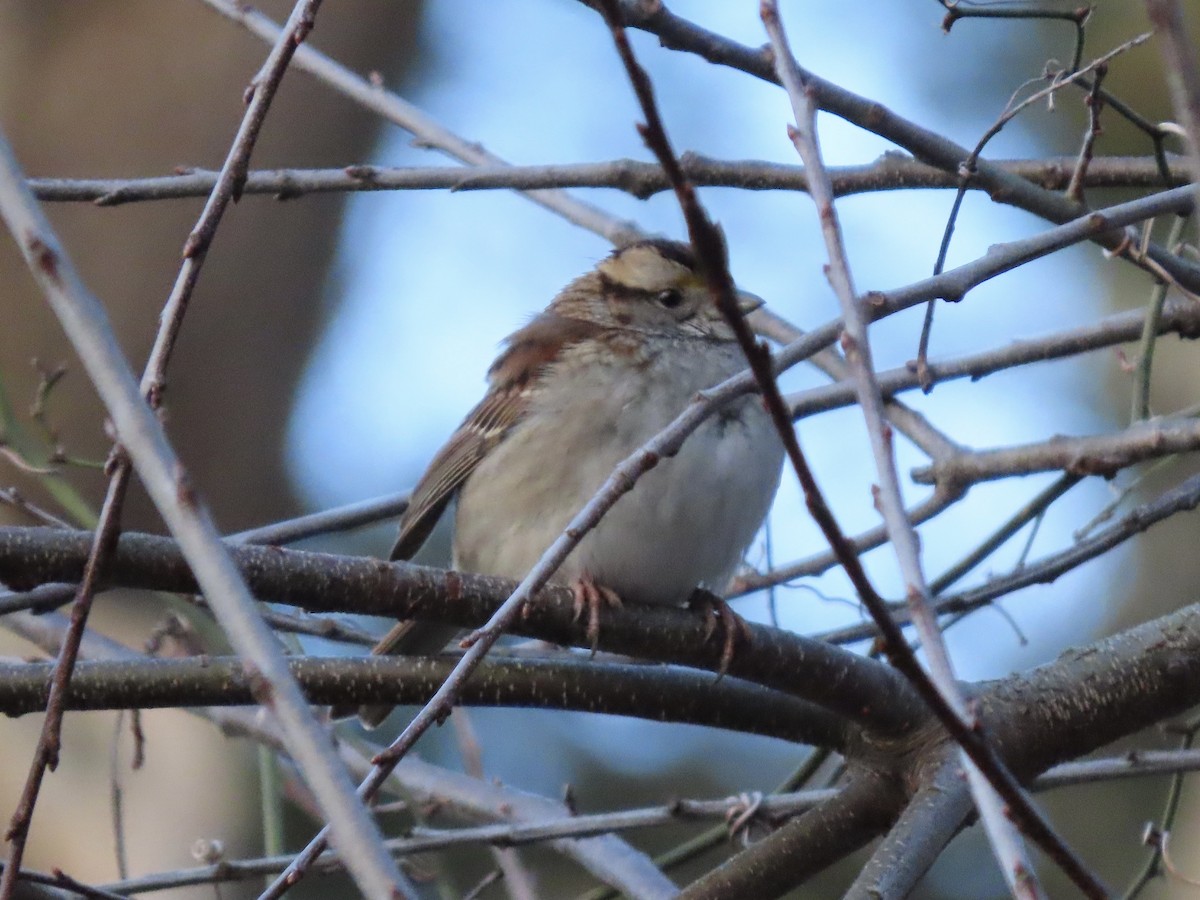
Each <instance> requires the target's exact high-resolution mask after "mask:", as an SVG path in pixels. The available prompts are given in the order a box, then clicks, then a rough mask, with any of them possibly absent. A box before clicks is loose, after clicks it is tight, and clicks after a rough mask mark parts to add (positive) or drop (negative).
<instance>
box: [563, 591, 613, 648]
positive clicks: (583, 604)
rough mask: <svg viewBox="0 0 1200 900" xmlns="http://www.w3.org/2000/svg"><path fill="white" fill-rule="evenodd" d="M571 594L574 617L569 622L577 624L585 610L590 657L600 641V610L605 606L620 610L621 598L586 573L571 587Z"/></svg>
mask: <svg viewBox="0 0 1200 900" xmlns="http://www.w3.org/2000/svg"><path fill="white" fill-rule="evenodd" d="M571 593H572V595H573V596H574V598H575V602H574V609H575V615H574V617H573V618H572V620H571V621H573V622H578V621H579V620H580V618H581V617H582V616H583V611H584V610H585V609H586V610H587V614H588V618H587V639H588V643H589V645H590V646H591V648H592V656H595V655H596V647H597V645H598V644H599V641H600V608H601V607H603V606H607V607H609V608H611V609H620V608H621V606H622V603H621V597H620V596H619V595H618V594H617V592H616V591H614V590H613V589H612V588H608V587H605V586H604V585H602V584H596V582H595V581H594V580H593V579H592V576H591V575H588V574H586V573H585V574H584V575H582V576H580V577H579V578H578V579H577V580H576V581H575V583H574V584H573V585H571Z"/></svg>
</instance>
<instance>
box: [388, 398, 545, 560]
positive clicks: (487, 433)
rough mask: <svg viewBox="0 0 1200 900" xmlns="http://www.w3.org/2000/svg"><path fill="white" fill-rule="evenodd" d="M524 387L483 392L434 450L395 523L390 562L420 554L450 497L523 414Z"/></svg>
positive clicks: (525, 401) (525, 404)
mask: <svg viewBox="0 0 1200 900" xmlns="http://www.w3.org/2000/svg"><path fill="white" fill-rule="evenodd" d="M525 388H526V386H525V385H511V386H509V387H501V388H494V389H493V390H491V391H489V392H488V394H487V396H485V397H484V398H483V400H482V401H481V402H480V403H479V405H478V406H476V407H475V408H474V409H473V410H471V412H470V413H468V414H467V417H466V419H464V420H463V423H462V424H461V425H460V426H459V427H458V430H457V431H456V432H454V435H453V436H452V437H451V438H450V440H449V441H447V442H446V445H445V446H444V447H442V449H441V450H439V451H438V454H437V456H435V457H434V458H433V461H432V462H431V463H430V464H429V468H428V469H427V470H426V471H425V474H424V475H423V476H422V477H421V480H420V482H419V483H418V484H417V486H416V488H415V490H414V491H413V497H412V502H411V503H410V504H409V507H408V509H407V510H406V511H405V513H404V518H403V519H401V520H400V535H399V536H398V537H397V538H396V545H395V546H394V547H393V548H392V555H391V559H409V558H411V557H412V555H413V554H415V553H416V552H417V551H418V550H419V549H421V545H422V544H424V543H425V540H426V539H427V538H428V537H429V533H430V532H431V531H433V527H434V525H436V524H437V521H438V519H439V518H441V515H442V513H443V511H445V509H446V505H447V504H448V503H449V502H450V499H451V498H452V497H453V496H454V492H455V491H457V490H458V489H459V487H461V486H462V483H463V482H464V481H466V480H467V478H468V476H470V474H471V473H472V472H473V471H475V467H476V466H477V465H479V463H480V461H481V460H482V459H483V458H484V457H485V456H487V454H488V453H489V452H490V451H491V450H492V449H493V448H494V447H495V446H496V445H497V444H499V443H500V441H502V440H503V439H504V436H505V435H506V434H508V431H509V429H510V428H512V427H513V426H514V425H516V424H517V422H519V421H520V420H521V417H522V416H523V415H524V414H525V410H526V407H527V405H528V403H527V398H528V394H527V391H526V389H525Z"/></svg>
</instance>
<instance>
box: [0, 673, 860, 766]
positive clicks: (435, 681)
mask: <svg viewBox="0 0 1200 900" xmlns="http://www.w3.org/2000/svg"><path fill="white" fill-rule="evenodd" d="M453 664H454V660H453V658H445V659H413V658H408V657H380V656H369V657H353V658H345V657H302V658H297V657H293V658H290V659H289V660H288V668H289V669H290V670H291V672H292V676H293V677H294V678H295V679H296V682H297V684H299V685H300V688H301V690H303V691H304V693H305V696H306V697H307V698H308V701H309V702H310V703H312V704H315V705H318V706H329V705H332V704H358V703H395V704H420V703H424V702H425V701H426V700H428V699H429V697H430V696H431V695H432V694H433V692H434V691H435V690H437V687H438V685H439V684H441V683H442V681H443V680H444V679H445V677H446V675H447V674H448V673H449V671H450V669H451V667H452V666H453ZM48 671H49V665H48V664H47V663H2V664H0V713H3V714H4V715H7V716H20V715H26V714H28V713H31V712H37V711H38V710H40V709H42V708H43V705H44V701H45V696H46V680H47V674H48ZM252 682H253V679H252V678H251V676H250V675H248V674H247V673H246V671H245V669H244V668H243V667H242V666H241V665H240V663H239V662H238V660H237V659H236V658H231V657H207V656H206V657H189V658H185V659H145V660H129V661H120V662H105V661H96V662H81V663H79V664H78V665H77V673H76V677H75V678H72V680H71V686H70V689H69V690H68V691H67V695H66V698H65V702H66V708H67V709H74V710H98V709H156V708H162V707H188V706H244V705H248V704H253V703H254V695H253V683H252ZM461 700H462V703H463V704H464V705H468V706H512V707H532V708H537V709H570V710H576V711H581V712H595V713H604V714H607V715H619V716H635V717H637V718H643V719H650V720H652V721H657V722H686V723H690V724H693V725H707V726H710V727H713V728H724V729H728V730H732V731H743V732H746V733H749V734H761V735H765V736H768V737H777V738H781V739H783V740H788V741H794V742H797V743H803V744H813V745H818V746H824V747H831V748H833V749H835V750H843V749H844V748H845V746H846V744H847V741H848V739H849V738H848V735H850V734H851V733H852V732H853V731H854V729H853V728H852V727H851V726H849V725H848V723H847V722H846V721H845V720H844V719H842V718H839V717H837V716H834V715H833V714H831V713H829V712H827V711H825V710H823V709H821V708H820V707H818V706H815V705H813V704H811V703H806V702H805V701H803V700H799V699H797V698H795V697H790V696H787V695H783V694H780V693H778V692H776V691H772V690H769V689H767V688H763V687H760V686H758V685H754V684H750V683H749V682H745V681H742V680H741V679H737V678H723V679H722V680H721V681H720V682H717V683H715V684H714V683H713V680H712V678H711V676H709V675H707V674H702V673H699V672H695V671H690V670H686V669H677V668H667V667H662V666H646V665H633V664H618V663H597V662H590V661H588V660H586V659H580V658H565V659H536V658H534V659H523V658H498V659H494V660H492V661H491V662H488V663H485V664H483V665H481V666H480V668H479V669H478V670H477V671H476V673H475V676H474V677H473V678H472V679H471V680H470V682H468V685H467V687H466V688H465V689H464V691H463V695H462V697H461Z"/></svg>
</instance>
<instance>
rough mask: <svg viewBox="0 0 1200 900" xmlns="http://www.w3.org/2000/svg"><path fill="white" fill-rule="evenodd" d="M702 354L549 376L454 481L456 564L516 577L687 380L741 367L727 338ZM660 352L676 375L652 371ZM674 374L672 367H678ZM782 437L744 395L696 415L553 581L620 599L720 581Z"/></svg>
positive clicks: (640, 440)
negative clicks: (726, 347) (598, 588)
mask: <svg viewBox="0 0 1200 900" xmlns="http://www.w3.org/2000/svg"><path fill="white" fill-rule="evenodd" d="M730 350H731V353H729V354H728V355H723V356H722V357H721V358H720V359H718V360H717V361H716V362H715V363H714V361H713V360H712V359H711V358H710V359H708V360H706V361H700V362H697V359H696V356H695V355H694V354H693V355H691V356H690V357H689V356H688V355H687V354H680V355H677V356H676V358H672V359H658V360H655V361H654V362H653V363H652V364H651V366H650V369H651V371H650V372H648V373H647V375H648V377H647V378H645V379H637V381H638V382H639V384H638V385H636V386H634V387H631V386H630V385H629V384H628V382H629V379H627V378H621V377H619V374H618V375H614V376H613V377H612V378H611V379H609V378H604V377H597V370H596V368H592V369H591V371H590V375H589V378H588V379H587V381H586V383H575V384H572V383H570V381H571V380H569V379H558V383H559V384H560V385H561V389H556V390H553V391H546V392H545V393H544V394H543V395H542V396H541V397H540V398H539V402H538V405H537V407H535V408H534V409H532V410H531V411H530V413H529V415H528V416H527V417H526V418H525V419H524V420H523V421H522V422H521V423H520V424H519V425H518V426H517V427H516V428H515V429H514V430H513V432H512V434H510V435H509V436H508V437H506V439H505V440H504V441H503V442H502V443H501V444H500V445H499V446H498V447H496V448H495V450H493V451H492V452H491V453H490V454H489V455H488V457H487V459H485V460H484V461H483V462H481V463H480V465H479V467H478V468H477V469H476V471H475V472H473V473H472V474H471V477H470V478H469V479H468V480H467V483H466V484H465V485H464V486H463V488H462V491H461V494H460V497H459V504H458V512H457V515H456V537H455V565H456V566H458V567H459V568H462V569H464V570H468V571H476V572H483V573H487V574H494V575H503V576H505V577H509V578H513V579H520V578H523V577H524V576H525V575H526V574H527V573H528V571H529V570H530V569H531V568H532V567H533V566H534V564H536V562H537V561H538V559H539V558H540V557H541V556H542V554H543V553H544V552H545V551H546V549H547V548H548V547H549V546H550V545H551V544H552V543H553V542H554V541H555V540H556V539H557V538H558V537H559V536H560V535H561V534H562V533H563V532H564V531H565V530H566V527H567V525H568V524H569V522H570V521H571V519H572V518H573V517H574V516H575V515H576V513H578V512H579V510H580V509H581V508H582V507H583V505H584V504H585V503H586V502H587V501H588V500H590V499H591V498H592V496H593V495H595V494H596V493H597V491H599V490H600V488H601V486H602V485H603V484H604V482H605V480H606V479H607V478H608V477H609V476H610V475H611V474H612V472H613V470H614V469H615V468H616V467H617V465H619V464H620V463H621V462H622V461H623V460H624V459H626V458H627V457H628V456H630V455H631V454H632V453H634V452H635V451H636V450H637V449H639V448H640V447H641V446H642V445H643V444H644V443H645V442H646V441H647V440H649V439H650V438H651V437H653V436H654V435H655V434H657V433H658V432H659V431H660V430H662V428H663V427H665V426H666V425H667V424H668V423H669V422H670V421H671V420H672V419H673V418H675V416H676V415H678V413H679V412H681V411H682V409H683V408H684V406H685V405H686V404H687V402H688V401H689V400H690V399H691V398H692V397H693V396H694V394H695V392H696V391H697V390H699V389H702V388H705V387H709V386H711V385H713V384H715V383H717V382H719V381H720V380H722V379H723V378H725V377H727V376H728V375H729V374H732V373H733V372H735V371H737V370H738V369H739V368H741V366H742V362H741V360H740V358H739V357H738V356H737V355H736V352H732V351H735V348H730ZM665 365H673V366H675V369H674V377H672V378H671V379H669V380H670V382H671V383H673V384H674V385H675V387H674V388H673V389H671V390H666V389H665V388H664V384H665V382H664V379H663V378H662V377H658V376H661V375H662V374H664V373H662V372H655V371H654V369H655V368H661V367H663V366H665ZM681 374H682V375H684V376H686V377H682V378H681V377H679V376H680V375H681ZM782 457H783V450H782V445H781V444H780V441H779V439H778V437H777V436H776V435H775V433H774V430H773V428H772V425H771V423H770V421H769V419H768V417H767V415H766V413H765V412H764V411H763V409H762V405H761V402H760V401H759V400H758V398H757V397H744V398H740V399H739V400H737V401H735V402H734V403H732V404H730V405H729V406H728V407H727V408H726V409H724V410H722V411H720V412H719V413H718V414H716V415H715V416H713V417H712V418H710V419H709V420H707V421H706V422H705V423H704V424H703V425H701V426H700V428H699V429H698V430H697V431H696V432H695V433H694V434H692V435H691V436H690V437H689V438H688V440H687V441H686V442H685V443H684V445H683V447H682V449H681V450H680V452H679V453H678V454H677V455H676V456H674V457H671V458H664V459H662V460H661V461H660V462H659V463H658V465H657V466H655V467H654V468H653V469H652V470H650V471H649V472H647V473H646V474H645V475H643V476H642V478H641V479H639V481H638V482H637V483H636V484H635V485H634V487H633V489H632V491H630V492H629V493H627V494H625V495H623V496H621V497H620V498H619V499H618V500H617V502H616V504H615V505H614V506H613V508H612V509H610V510H609V511H608V513H607V514H606V515H605V516H604V518H603V519H602V520H601V521H600V523H599V524H598V525H597V526H596V527H595V529H594V530H592V531H591V532H589V533H588V534H587V535H585V536H584V538H583V539H582V541H581V542H580V544H579V545H578V546H577V547H576V548H575V549H574V550H573V551H572V553H571V554H570V555H569V556H568V557H567V559H566V561H565V562H564V563H563V565H562V566H561V567H560V568H559V570H558V573H557V575H556V576H555V577H554V579H553V580H555V581H560V582H570V581H573V580H574V579H576V578H578V577H580V576H582V575H584V574H587V575H590V576H591V577H592V578H593V579H594V580H595V581H596V582H597V583H599V584H602V585H604V586H606V587H609V588H612V589H613V590H614V591H616V592H617V593H618V594H619V595H621V596H622V597H623V598H625V599H628V600H630V601H633V602H643V603H660V604H673V603H682V602H684V601H685V600H686V599H687V598H688V596H689V594H690V593H691V591H692V590H693V589H694V588H696V587H697V586H701V585H702V586H705V587H709V588H711V589H713V590H720V589H722V588H723V587H724V586H725V584H726V582H727V581H728V579H729V577H730V576H731V575H732V574H733V571H734V569H735V568H736V567H737V565H738V563H739V561H740V560H741V558H742V555H743V553H744V552H745V550H746V547H747V546H748V545H749V543H750V541H751V540H753V538H754V535H755V533H756V532H757V531H758V528H759V526H760V525H761V524H762V520H763V518H764V517H765V515H766V513H767V510H768V509H769V507H770V504H771V500H772V498H773V496H774V494H775V489H776V488H777V487H778V484H779V475H780V466H781V463H782Z"/></svg>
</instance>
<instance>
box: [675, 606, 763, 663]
mask: <svg viewBox="0 0 1200 900" xmlns="http://www.w3.org/2000/svg"><path fill="white" fill-rule="evenodd" d="M688 608H689V609H692V610H696V611H698V612H702V613H704V614H705V615H706V616H707V617H708V620H707V621H706V622H705V625H704V640H705V642H707V641H709V640H710V639H711V638H712V636H713V635H714V634H716V633H717V631H718V629H719V630H720V632H721V661H720V664H719V665H718V666H717V681H720V680H721V679H722V678H724V677H725V673H726V672H728V671H729V664H730V663H732V662H733V657H734V654H735V653H736V652H737V647H738V644H739V643H744V644H746V645H749V644H750V643H751V642H752V640H753V637H752V633H751V631H750V625H749V624H748V623H747V622H746V620H745V619H743V618H742V617H741V616H739V615H738V614H737V613H735V612H734V611H733V608H732V607H730V605H729V604H728V603H726V602H725V601H724V600H723V599H722V598H720V597H718V596H717V595H716V594H714V593H712V592H711V591H706V590H704V589H703V588H697V589H696V590H695V591H693V592H692V596H691V598H690V599H689V600H688Z"/></svg>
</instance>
